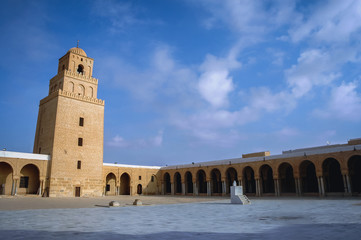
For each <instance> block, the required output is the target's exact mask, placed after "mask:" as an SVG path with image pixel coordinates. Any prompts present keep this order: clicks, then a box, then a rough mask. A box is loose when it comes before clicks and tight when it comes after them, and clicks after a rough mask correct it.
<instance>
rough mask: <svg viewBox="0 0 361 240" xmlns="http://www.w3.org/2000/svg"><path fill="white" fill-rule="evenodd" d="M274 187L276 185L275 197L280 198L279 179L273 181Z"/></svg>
mask: <svg viewBox="0 0 361 240" xmlns="http://www.w3.org/2000/svg"><path fill="white" fill-rule="evenodd" d="M273 182H274V185H275V196H276V197H279V196H280V186H279V184H278V183H279V180H278V178H276V179H273Z"/></svg>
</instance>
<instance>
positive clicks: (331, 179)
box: [161, 154, 361, 196]
mask: <svg viewBox="0 0 361 240" xmlns="http://www.w3.org/2000/svg"><path fill="white" fill-rule="evenodd" d="M162 176H163V178H162V181H161V185H162V194H170V195H208V196H212V195H227V194H229V189H230V186H232V185H233V183H234V182H236V184H237V185H241V186H243V192H244V194H247V195H251V196H252V195H253V196H292V195H294V196H302V195H303V196H304V195H306V196H307V195H319V196H325V195H359V194H360V195H361V154H355V155H352V154H349V155H348V156H346V157H345V156H343V158H341V157H340V156H332V155H331V156H323V157H320V156H316V157H307V156H304V157H303V158H299V159H290V160H282V159H277V160H267V161H259V162H249V163H240V164H232V165H231V164H229V165H218V166H203V167H202V166H197V167H192V168H180V167H177V169H164V170H162Z"/></svg>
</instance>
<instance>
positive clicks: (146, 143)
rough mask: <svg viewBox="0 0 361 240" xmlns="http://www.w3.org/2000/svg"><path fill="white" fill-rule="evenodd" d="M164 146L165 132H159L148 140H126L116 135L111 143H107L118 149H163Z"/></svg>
mask: <svg viewBox="0 0 361 240" xmlns="http://www.w3.org/2000/svg"><path fill="white" fill-rule="evenodd" d="M162 144H163V131H162V130H161V131H159V132H158V134H157V135H156V136H155V137H151V138H147V139H136V140H125V139H124V138H123V137H121V136H119V135H116V136H115V137H113V138H112V140H111V141H109V142H107V145H108V146H111V147H118V148H148V147H161V146H162Z"/></svg>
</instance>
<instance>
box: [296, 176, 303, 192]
mask: <svg viewBox="0 0 361 240" xmlns="http://www.w3.org/2000/svg"><path fill="white" fill-rule="evenodd" d="M296 182H297V185H298V196H302V183H301V179H300V178H296Z"/></svg>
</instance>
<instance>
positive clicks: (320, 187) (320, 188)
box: [317, 176, 325, 197]
mask: <svg viewBox="0 0 361 240" xmlns="http://www.w3.org/2000/svg"><path fill="white" fill-rule="evenodd" d="M317 182H318V192H319V195H320V197H323V196H325V187H324V185H323V177H322V176H319V177H318V178H317Z"/></svg>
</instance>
